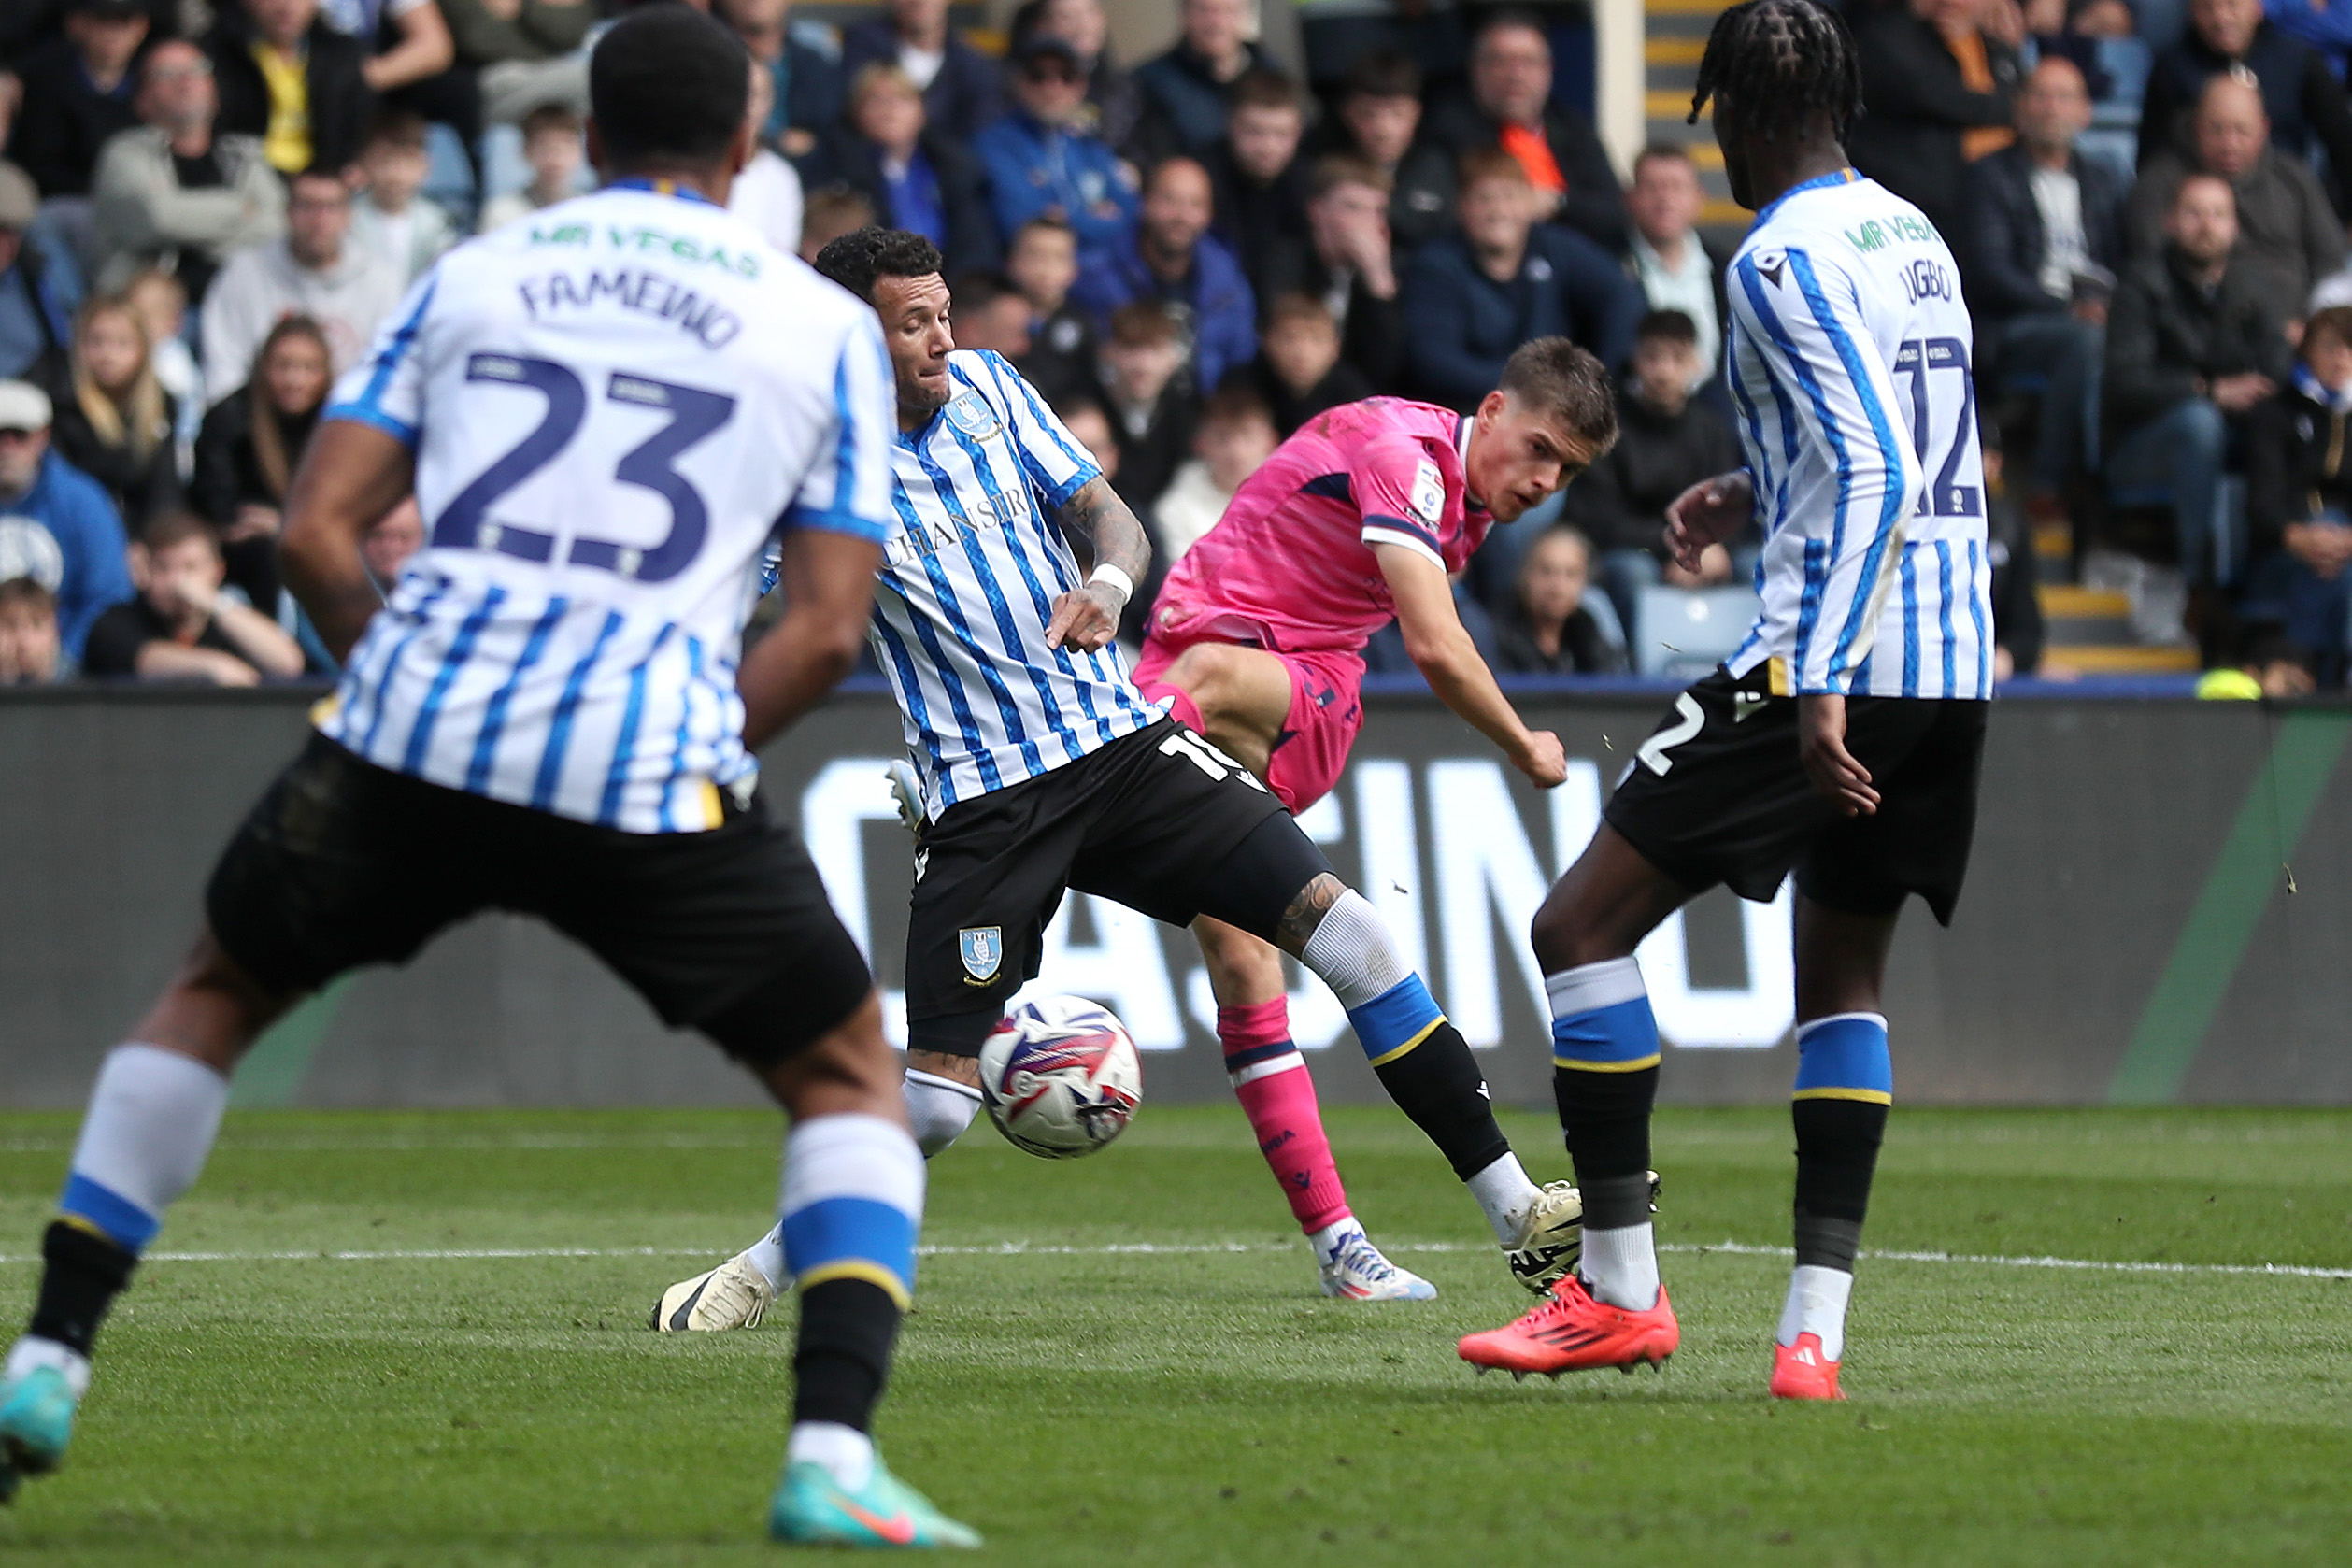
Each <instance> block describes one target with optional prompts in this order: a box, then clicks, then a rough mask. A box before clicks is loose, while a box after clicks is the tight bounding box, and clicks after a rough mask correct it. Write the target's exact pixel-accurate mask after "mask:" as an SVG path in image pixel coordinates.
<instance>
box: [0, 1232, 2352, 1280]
mask: <svg viewBox="0 0 2352 1568" xmlns="http://www.w3.org/2000/svg"><path fill="white" fill-rule="evenodd" d="M917 1250H918V1251H919V1252H920V1253H921V1254H922V1256H924V1257H926V1258H1023V1257H1033V1258H1122V1257H1130V1256H1133V1257H1216V1256H1225V1255H1229V1254H1233V1253H1251V1252H1290V1251H1295V1250H1296V1248H1295V1247H1292V1246H1291V1244H1290V1243H1288V1242H1248V1241H1226V1242H1152V1241H1138V1242H1114V1243H1109V1244H1106V1245H1103V1246H1095V1247H1072V1246H1068V1245H1064V1244H1060V1243H1045V1244H1040V1243H1032V1242H1024V1241H1006V1242H996V1243H993V1244H991V1245H988V1246H981V1247H919V1248H918V1249H917ZM1388 1250H1390V1251H1391V1252H1484V1251H1486V1250H1487V1248H1486V1247H1480V1246H1475V1245H1472V1244H1469V1243H1464V1242H1451V1241H1435V1242H1405V1243H1403V1244H1401V1245H1396V1246H1391V1247H1389V1249H1388ZM1658 1250H1659V1251H1661V1252H1678V1253H1692V1254H1704V1253H1710V1252H1720V1253H1727V1254H1729V1255H1731V1256H1732V1257H1740V1258H1788V1257H1793V1256H1794V1255H1795V1254H1794V1252H1793V1251H1792V1250H1791V1249H1790V1248H1789V1247H1759V1246H1756V1245H1754V1244H1753V1243H1749V1242H1739V1241H1719V1242H1712V1243H1707V1244H1703V1245H1702V1244H1698V1243H1692V1242H1664V1243H1661V1244H1660V1246H1659V1248H1658ZM719 1251H720V1249H719V1248H717V1247H419V1248H379V1249H369V1250H349V1251H342V1250H316V1249H314V1250H311V1251H297V1250H293V1249H291V1248H290V1249H287V1250H284V1251H269V1252H258V1251H257V1252H150V1253H148V1254H147V1261H148V1262H155V1263H313V1262H320V1263H385V1262H477V1261H485V1260H504V1259H520V1260H529V1259H553V1258H588V1259H596V1258H709V1257H716V1256H717V1255H718V1253H719ZM1862 1256H1863V1257H1865V1258H1867V1259H1869V1260H1870V1261H1872V1262H1892V1263H1946V1264H1960V1265H1962V1266H1967V1267H1975V1268H2004V1269H2076V1270H2081V1271H2084V1272H2087V1273H2093V1274H2165V1275H2270V1276H2276V1277H2280V1278H2289V1279H2352V1268H2338V1269H2331V1268H2316V1267H2312V1266H2309V1265H2306V1264H2300V1263H2166V1262H2128V1261H2126V1262H2117V1261H2115V1260H2112V1259H2102V1258H2052V1257H2009V1256H2003V1255H2001V1254H1998V1253H1969V1252H1905V1251H1884V1252H1879V1251H1871V1250H1869V1249H1867V1248H1865V1249H1864V1251H1863V1253H1862ZM39 1261H40V1258H39V1255H38V1254H36V1253H29V1252H9V1253H0V1264H7V1263H33V1262H39Z"/></svg>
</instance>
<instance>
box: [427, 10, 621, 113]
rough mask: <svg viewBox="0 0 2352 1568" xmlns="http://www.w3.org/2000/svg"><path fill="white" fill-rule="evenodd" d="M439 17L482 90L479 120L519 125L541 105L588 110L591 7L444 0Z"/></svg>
mask: <svg viewBox="0 0 2352 1568" xmlns="http://www.w3.org/2000/svg"><path fill="white" fill-rule="evenodd" d="M444 12H445V14H446V15H447V16H448V18H449V36H451V37H453V38H455V39H456V40H457V57H458V59H459V60H460V61H462V62H463V64H465V65H466V66H467V67H469V68H470V69H471V70H472V71H473V72H474V74H475V79H476V80H477V81H478V83H479V84H480V91H481V107H482V118H483V119H485V120H487V121H491V122H492V123H493V124H499V125H520V123H521V122H522V117H523V116H524V115H526V114H529V113H530V112H531V111H532V110H533V109H535V108H537V107H539V106H540V105H541V104H563V105H564V106H565V107H569V108H571V109H573V110H575V111H577V112H578V113H582V114H585V113H586V112H587V111H588V50H587V49H586V48H585V47H584V46H585V45H586V44H587V42H588V32H589V29H590V28H592V27H593V26H595V25H596V20H597V16H596V7H595V6H594V5H592V3H591V0H444Z"/></svg>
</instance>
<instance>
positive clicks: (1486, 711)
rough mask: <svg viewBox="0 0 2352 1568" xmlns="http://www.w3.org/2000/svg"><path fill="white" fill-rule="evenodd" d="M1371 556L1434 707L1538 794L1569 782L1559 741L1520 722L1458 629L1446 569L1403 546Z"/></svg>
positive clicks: (1377, 550)
mask: <svg viewBox="0 0 2352 1568" xmlns="http://www.w3.org/2000/svg"><path fill="white" fill-rule="evenodd" d="M1372 553H1373V557H1374V559H1375V560H1376V561H1378V562H1379V563H1380V575H1381V577H1383V578H1385V579H1386V580H1387V582H1388V585H1389V598H1390V601H1391V602H1392V603H1393V604H1394V605H1395V606H1396V623H1397V630H1399V631H1400V632H1403V633H1404V651H1405V655H1406V657H1408V658H1410V659H1411V660H1412V661H1413V665H1414V668H1416V669H1418V670H1419V671H1420V672H1421V677H1422V678H1423V679H1425V680H1427V681H1428V682H1429V689H1430V690H1431V691H1434V692H1436V693H1437V697H1438V700H1439V701H1440V702H1442V703H1444V704H1445V705H1446V706H1447V707H1449V708H1452V709H1453V710H1454V712H1455V713H1457V714H1459V715H1461V718H1463V719H1464V720H1468V721H1469V723H1470V725H1471V726H1472V727H1473V728H1474V729H1475V730H1476V731H1477V732H1478V733H1479V734H1483V735H1485V736H1486V737H1487V738H1488V739H1489V740H1490V741H1492V742H1494V744H1495V745H1497V746H1499V747H1501V748H1503V754H1504V756H1505V757H1507V758H1509V759H1510V762H1511V765H1512V766H1513V767H1515V768H1518V770H1519V771H1520V772H1521V773H1524V774H1525V775H1527V776H1528V777H1530V778H1532V779H1533V780H1534V781H1535V783H1536V784H1538V785H1539V786H1541V787H1542V788H1544V789H1547V790H1548V789H1550V788H1551V787H1552V786H1553V785H1555V784H1558V783H1560V782H1561V780H1562V779H1564V778H1566V777H1568V760H1567V755H1566V753H1565V752H1563V751H1562V750H1561V745H1560V737H1559V736H1558V735H1555V734H1552V733H1551V732H1550V731H1548V730H1540V731H1538V730H1530V729H1529V728H1528V727H1527V726H1526V725H1525V724H1522V723H1520V722H1519V716H1518V709H1516V708H1514V707H1513V706H1511V703H1510V699H1508V698H1507V697H1505V696H1504V694H1503V689H1502V688H1501V687H1499V686H1497V685H1495V683H1494V672H1493V671H1491V670H1490V669H1488V668H1487V662H1486V660H1485V659H1484V658H1483V657H1481V656H1480V654H1479V652H1478V645H1477V644H1476V643H1475V642H1473V641H1471V639H1470V634H1469V632H1468V631H1466V630H1464V629H1463V627H1462V624H1461V614H1460V613H1459V612H1458V611H1456V610H1455V608H1454V585H1453V583H1452V582H1451V580H1449V579H1448V578H1447V576H1446V570H1445V568H1444V567H1442V566H1440V565H1439V564H1438V563H1436V562H1435V561H1433V560H1431V559H1430V558H1429V557H1428V556H1427V555H1425V554H1423V553H1421V552H1420V551H1418V550H1415V549H1408V548H1407V547H1405V546H1404V545H1390V544H1379V545H1375V546H1373V547H1372Z"/></svg>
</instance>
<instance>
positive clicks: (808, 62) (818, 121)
mask: <svg viewBox="0 0 2352 1568" xmlns="http://www.w3.org/2000/svg"><path fill="white" fill-rule="evenodd" d="M714 10H715V12H716V14H717V15H718V17H719V19H720V21H724V22H725V23H726V24H727V25H728V26H730V27H732V28H734V32H735V36H736V37H738V38H741V39H742V40H743V47H744V48H745V49H746V50H749V51H750V55H751V64H754V65H756V66H758V67H759V69H760V71H761V73H762V74H763V76H765V77H766V78H768V92H769V93H770V94H771V96H770V98H769V100H768V110H767V114H766V116H765V118H764V119H763V120H762V121H761V122H760V140H761V142H762V143H763V145H765V146H768V147H772V148H774V149H776V150H777V151H778V152H781V153H782V154H784V156H785V157H787V158H805V157H806V156H808V154H809V153H810V152H812V151H814V150H816V147H817V140H818V138H819V137H820V135H823V134H824V132H825V130H826V129H827V128H828V127H829V126H831V125H832V124H833V122H834V121H836V120H838V119H840V118H841V50H840V46H839V45H838V44H837V43H836V42H834V40H833V39H832V38H831V37H829V36H827V35H826V34H825V32H824V30H823V29H822V28H821V27H820V26H818V25H817V24H816V23H814V22H796V21H792V20H791V14H792V0H718V4H717V5H716V6H715V7H714Z"/></svg>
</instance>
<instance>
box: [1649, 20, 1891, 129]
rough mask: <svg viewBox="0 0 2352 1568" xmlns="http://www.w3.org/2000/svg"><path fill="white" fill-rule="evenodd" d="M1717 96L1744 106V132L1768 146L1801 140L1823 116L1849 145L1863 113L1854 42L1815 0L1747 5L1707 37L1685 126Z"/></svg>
mask: <svg viewBox="0 0 2352 1568" xmlns="http://www.w3.org/2000/svg"><path fill="white" fill-rule="evenodd" d="M1718 94H1719V95H1721V96H1723V97H1727V98H1730V99H1731V100H1732V102H1733V103H1734V104H1736V105H1738V106H1739V108H1738V113H1739V126H1740V129H1741V130H1742V131H1744V132H1746V133H1747V134H1749V135H1756V136H1759V137H1761V138H1762V139H1763V140H1765V141H1777V140H1779V139H1780V137H1781V135H1782V134H1783V133H1784V132H1785V133H1787V134H1788V135H1792V136H1796V135H1803V134H1804V130H1805V127H1806V126H1808V125H1810V124H1811V123H1812V122H1813V121H1814V119H1815V118H1816V117H1817V116H1818V115H1822V114H1826V115H1828V116H1829V117H1830V127H1831V130H1832V132H1833V133H1834V134H1835V135H1837V136H1838V138H1839V139H1840V140H1844V139H1845V136H1846V127H1848V126H1849V125H1851V124H1852V123H1853V122H1854V118H1855V116H1857V115H1859V114H1860V113H1861V109H1862V76H1861V66H1860V63H1859V62H1858V61H1857V59H1856V58H1855V53H1854V36H1853V35H1852V34H1851V33H1848V32H1847V31H1846V23H1845V21H1843V20H1842V19H1841V18H1840V17H1839V16H1838V14H1837V13H1836V12H1835V11H1832V10H1831V9H1830V8H1829V7H1826V6H1821V5H1817V4H1816V3H1815V0H1744V3H1743V4H1741V5H1737V6H1733V7H1732V8H1731V9H1730V10H1728V11H1725V12H1724V13H1723V14H1722V15H1720V16H1718V17H1717V18H1716V19H1715V27H1714V30H1713V31H1712V32H1710V33H1708V35H1707V50H1706V53H1705V55H1704V56H1703V57H1702V58H1701V59H1700V61H1699V84H1698V86H1697V87H1696V88H1695V89H1694V90H1693V91H1692V92H1691V94H1690V118H1689V121H1687V123H1689V124H1693V125H1695V124H1697V123H1698V122H1699V111H1700V110H1702V109H1703V108H1705V107H1706V105H1707V100H1708V99H1709V98H1712V97H1716V96H1718Z"/></svg>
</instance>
